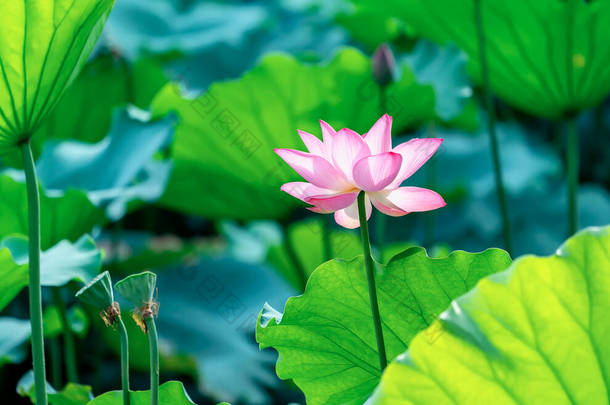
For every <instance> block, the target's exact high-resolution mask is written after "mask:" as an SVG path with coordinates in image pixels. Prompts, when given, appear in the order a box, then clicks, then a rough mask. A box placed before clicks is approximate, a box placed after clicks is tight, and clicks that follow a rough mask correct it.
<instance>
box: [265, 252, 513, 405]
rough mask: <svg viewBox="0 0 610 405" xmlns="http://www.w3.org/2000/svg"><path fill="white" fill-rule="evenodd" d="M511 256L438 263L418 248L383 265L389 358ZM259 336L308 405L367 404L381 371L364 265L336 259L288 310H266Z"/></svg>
mask: <svg viewBox="0 0 610 405" xmlns="http://www.w3.org/2000/svg"><path fill="white" fill-rule="evenodd" d="M510 261H511V260H510V258H509V256H508V254H507V253H506V252H504V251H502V250H499V249H490V250H486V251H484V252H481V253H467V252H463V251H456V252H453V253H452V254H451V255H449V256H448V257H444V258H437V259H432V258H430V257H428V256H427V255H426V251H425V250H424V249H422V248H411V249H408V250H406V251H404V252H402V253H401V254H399V255H397V256H395V257H393V258H392V259H391V260H390V261H389V262H388V264H387V265H379V267H380V271H379V272H378V274H377V292H378V296H379V308H380V314H381V319H382V320H383V333H384V338H385V344H386V352H387V356H388V359H393V358H394V357H395V356H397V355H399V354H400V353H402V352H403V351H404V350H405V349H406V348H407V346H408V345H409V342H410V340H411V339H412V338H413V337H414V336H415V335H416V334H417V333H418V332H420V331H422V330H424V329H425V328H426V327H428V325H430V323H432V322H433V321H434V319H436V317H437V316H438V315H439V314H440V313H441V312H442V311H444V310H445V309H447V307H448V306H449V304H450V303H451V300H453V299H455V298H457V297H459V296H460V295H462V294H464V293H465V292H467V291H468V290H469V289H470V288H472V287H473V286H474V285H475V284H476V283H477V282H478V281H479V280H480V279H481V278H483V277H485V276H488V275H490V274H493V273H496V272H498V271H502V270H505V269H506V268H507V267H508V266H509V264H510ZM256 339H257V341H258V342H259V344H260V346H261V348H265V347H273V348H275V349H276V350H277V351H278V352H279V355H280V356H279V360H278V363H277V368H276V370H277V374H278V376H280V378H282V379H293V380H294V382H295V383H296V385H297V386H299V388H300V389H301V390H302V391H303V392H304V393H305V396H306V398H307V403H308V404H312V405H315V404H362V403H364V401H365V400H366V398H368V397H369V396H370V395H371V393H372V392H373V390H374V389H375V386H376V385H377V384H378V382H379V380H380V377H381V373H380V371H379V359H378V355H377V349H376V343H375V332H374V329H373V322H372V316H371V308H370V304H369V296H368V287H367V281H366V274H365V271H364V261H363V258H362V256H359V257H357V258H355V259H353V260H351V261H345V260H331V261H329V262H326V263H324V264H322V265H321V266H320V267H318V268H317V269H316V271H314V272H313V274H312V275H311V277H310V279H309V282H308V283H307V288H306V290H305V293H304V294H303V295H302V296H299V297H294V298H290V299H289V300H288V302H287V303H286V307H285V309H284V313H283V314H280V313H279V312H277V311H275V310H273V309H272V308H271V307H269V306H267V307H266V308H265V309H264V310H263V312H262V314H261V316H260V318H259V324H258V326H257V331H256Z"/></svg>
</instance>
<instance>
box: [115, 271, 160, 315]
mask: <svg viewBox="0 0 610 405" xmlns="http://www.w3.org/2000/svg"><path fill="white" fill-rule="evenodd" d="M156 285H157V275H156V274H155V273H151V272H150V271H145V272H143V273H138V274H132V275H131V276H128V277H125V278H124V279H123V280H121V281H119V282H118V283H116V285H115V286H114V287H115V288H116V289H117V291H118V292H119V293H120V294H121V295H122V296H123V297H125V298H126V299H127V300H128V301H129V302H131V303H132V304H133V305H134V306H136V307H137V308H140V307H142V306H144V305H148V304H151V303H152V302H153V296H154V294H155V288H156Z"/></svg>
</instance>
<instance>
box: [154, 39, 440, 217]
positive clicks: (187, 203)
mask: <svg viewBox="0 0 610 405" xmlns="http://www.w3.org/2000/svg"><path fill="white" fill-rule="evenodd" d="M387 94H388V97H389V102H388V112H389V113H390V114H391V115H393V117H394V133H398V132H399V131H400V130H401V129H404V128H406V127H408V126H411V125H414V124H416V123H419V122H422V121H428V120H429V119H430V118H432V117H433V116H434V92H433V90H432V87H430V86H423V85H420V84H418V83H417V82H416V81H415V78H414V76H413V74H412V73H411V72H410V71H409V70H407V69H406V68H405V70H403V72H402V79H401V80H400V81H399V82H397V83H394V84H392V85H391V86H390V87H389V88H388V90H387ZM169 111H176V113H177V115H178V118H179V121H180V122H179V124H178V125H177V126H176V129H175V134H174V137H175V139H174V144H173V147H172V152H171V155H172V158H173V160H174V169H173V172H172V174H171V176H170V180H169V184H168V186H167V189H166V192H165V195H164V196H163V197H162V198H161V200H160V204H162V205H164V206H166V207H169V208H171V209H174V210H178V211H181V212H185V213H189V214H196V215H200V216H204V217H211V218H212V217H213V218H233V219H256V218H278V217H282V216H285V215H286V214H288V213H289V212H290V211H291V210H292V209H294V208H295V207H299V206H302V205H303V204H302V203H300V201H298V200H297V199H295V198H293V197H290V196H288V195H286V194H285V193H283V192H281V191H280V187H281V185H282V184H283V183H285V182H288V181H297V180H299V176H298V175H297V174H296V173H295V172H294V170H292V169H291V168H290V167H289V166H288V165H286V164H285V163H284V162H283V161H282V160H281V159H280V158H279V157H278V156H277V155H276V154H275V153H274V152H273V148H294V149H301V150H304V149H305V147H304V145H303V143H302V141H301V140H300V138H299V136H298V134H297V129H302V130H305V131H308V132H311V133H314V134H318V135H320V128H319V123H318V122H319V120H320V119H324V120H327V121H328V122H329V123H330V124H331V125H334V126H336V127H338V128H341V127H349V128H352V129H354V130H356V131H360V132H365V131H368V129H369V128H370V127H371V125H372V124H373V123H374V122H375V121H376V120H377V119H378V118H379V117H380V116H381V113H380V111H379V89H378V87H377V85H376V84H375V83H374V82H373V79H372V74H371V67H370V61H369V59H368V58H367V57H366V56H365V55H363V54H362V53H360V52H359V51H356V50H354V49H344V50H342V51H340V52H339V53H338V54H337V55H336V56H335V57H334V59H332V60H331V61H330V62H328V63H325V64H320V65H308V64H304V63H300V62H298V61H297V60H296V59H295V58H293V57H289V56H286V55H280V54H275V55H271V56H267V57H266V58H264V59H263V60H262V62H261V63H260V64H259V65H258V66H257V67H255V68H254V69H253V70H252V71H250V72H248V73H246V74H245V75H244V76H243V77H242V78H240V79H239V80H236V81H230V82H222V83H216V84H213V85H212V86H211V87H210V89H209V91H208V92H206V93H205V94H203V95H201V96H199V97H196V98H186V97H184V96H183V95H182V94H181V92H180V90H179V89H178V88H177V87H176V86H174V85H168V86H166V87H165V88H164V89H163V90H161V91H160V93H159V95H158V96H157V97H156V99H155V100H154V101H153V112H154V114H157V115H162V114H165V113H167V112H169Z"/></svg>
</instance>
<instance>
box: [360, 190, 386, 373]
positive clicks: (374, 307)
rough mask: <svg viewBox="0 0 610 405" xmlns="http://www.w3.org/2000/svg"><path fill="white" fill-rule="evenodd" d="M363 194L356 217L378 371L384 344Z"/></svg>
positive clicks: (382, 366)
mask: <svg viewBox="0 0 610 405" xmlns="http://www.w3.org/2000/svg"><path fill="white" fill-rule="evenodd" d="M364 197H365V193H364V192H363V191H361V192H360V193H359V194H358V217H359V219H360V233H361V235H362V252H363V253H364V266H365V269H366V278H367V281H368V286H369V298H370V300H371V312H372V313H373V325H374V326H375V337H376V339H377V353H378V354H379V367H380V371H381V372H383V370H384V369H385V368H386V366H387V364H388V360H387V358H386V352H385V343H384V341H383V330H382V329H381V317H380V316H379V303H378V302H377V289H376V288H375V265H374V263H373V257H372V256H371V242H370V240H369V228H368V225H367V222H366V211H365V206H364Z"/></svg>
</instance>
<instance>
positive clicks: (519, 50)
mask: <svg viewBox="0 0 610 405" xmlns="http://www.w3.org/2000/svg"><path fill="white" fill-rule="evenodd" d="M362 1H364V2H365V3H368V2H369V1H368V0H362ZM480 3H481V7H482V10H481V12H482V15H483V25H484V32H485V41H486V44H487V48H486V49H487V57H488V63H489V75H490V80H491V87H492V89H493V91H494V92H495V93H497V94H498V95H499V96H500V97H502V98H503V99H505V100H506V101H508V102H509V103H511V104H513V105H514V106H516V107H518V108H521V109H523V110H525V111H528V112H530V113H533V114H536V115H540V116H543V117H549V118H559V117H562V116H563V115H564V114H566V113H570V112H573V111H576V110H580V109H583V108H587V107H590V106H594V105H596V104H597V103H599V102H600V101H601V100H602V99H603V98H604V97H606V96H607V95H608V92H610V70H608V68H607V67H608V64H609V63H610V53H608V52H607V48H608V46H607V44H608V28H607V27H608V26H610V3H609V2H607V1H582V0H565V1H557V0H538V1H530V0H514V1H509V2H507V1H481V2H480ZM377 6H378V7H383V8H384V10H385V11H386V14H387V15H392V16H396V17H399V18H401V19H403V20H404V21H406V22H407V23H408V24H409V25H411V26H412V27H413V28H414V29H415V30H416V31H417V32H418V34H420V35H422V36H424V37H427V38H430V39H432V40H434V41H437V42H439V43H442V44H444V43H447V42H454V43H456V44H457V45H458V46H459V47H460V48H462V49H463V50H464V51H465V52H466V53H467V54H468V56H469V61H470V67H471V72H472V73H473V75H474V77H475V78H477V79H480V73H481V67H480V64H479V47H478V41H477V34H476V32H477V31H476V25H475V19H474V0H460V1H456V0H438V1H429V0H390V1H387V2H383V3H381V2H377Z"/></svg>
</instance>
